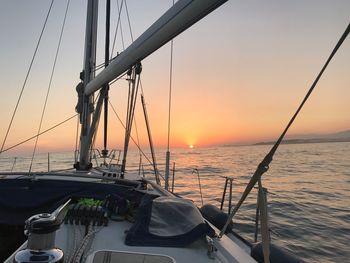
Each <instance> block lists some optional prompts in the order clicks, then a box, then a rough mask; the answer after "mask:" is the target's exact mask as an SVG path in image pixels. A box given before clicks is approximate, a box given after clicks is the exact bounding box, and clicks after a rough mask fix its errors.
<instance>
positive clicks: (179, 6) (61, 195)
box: [0, 0, 302, 263]
mask: <svg viewBox="0 0 350 263" xmlns="http://www.w3.org/2000/svg"><path fill="white" fill-rule="evenodd" d="M225 2H226V0H179V1H178V2H176V4H174V5H173V7H171V8H170V9H169V10H168V11H167V12H166V13H165V14H164V15H163V16H161V17H160V18H159V19H158V20H157V21H156V22H154V24H153V25H152V26H151V27H150V28H149V29H148V30H146V31H145V32H144V33H143V34H142V35H141V36H140V37H139V38H138V39H136V40H135V41H134V42H133V43H132V44H131V45H130V46H129V47H128V48H127V49H125V51H123V52H122V53H120V54H118V55H117V56H116V57H114V58H113V59H112V60H109V59H108V57H109V55H108V54H107V55H106V63H105V66H106V67H105V69H103V70H102V71H101V72H100V73H99V74H98V75H97V76H95V70H94V69H95V67H96V37H97V13H98V12H97V10H98V1H96V0H88V1H87V19H86V32H85V41H86V42H85V53H84V54H85V56H84V69H83V71H82V73H81V82H80V83H79V85H78V86H77V92H78V103H77V107H76V109H77V112H78V114H79V119H80V123H81V131H80V149H79V153H78V156H77V158H76V162H75V163H74V169H73V170H65V171H60V172H26V173H25V172H23V173H18V172H13V173H11V172H6V173H1V181H0V196H1V199H0V200H1V203H0V212H1V213H0V224H1V229H2V232H5V233H8V236H10V235H11V236H12V237H13V239H15V242H14V244H15V245H18V247H17V248H16V249H15V250H14V251H10V254H9V255H6V259H5V261H4V262H6V263H10V262H18V263H20V262H21V263H24V262H27V263H29V262H86V263H99V262H101V263H102V262H111V263H112V262H159V263H171V262H179V263H180V262H302V260H300V259H298V258H297V257H295V256H294V255H291V254H289V253H287V252H285V251H284V250H283V249H280V248H278V247H275V246H273V245H272V244H270V243H269V233H268V232H269V230H268V226H267V211H266V202H265V201H266V200H265V199H266V198H265V197H264V191H263V188H262V187H261V181H260V180H259V178H258V176H259V173H263V172H264V171H265V170H267V168H268V161H271V160H270V159H271V158H272V157H271V155H268V157H267V158H265V159H264V161H263V162H262V163H261V164H260V165H259V169H258V172H257V173H256V174H255V175H254V176H255V177H257V179H256V180H255V179H254V180H253V181H252V182H251V183H250V184H249V188H250V189H251V188H252V187H253V186H254V185H255V184H256V183H257V182H259V188H260V189H261V191H259V195H261V196H260V197H259V200H260V203H259V206H260V215H261V216H260V218H261V229H262V231H261V232H262V239H263V242H262V243H260V244H251V243H249V242H248V241H246V240H245V239H243V238H242V237H241V236H239V235H238V234H237V233H235V232H234V230H233V229H232V227H231V224H232V217H233V215H234V213H235V212H236V211H237V210H236V209H233V211H232V213H231V214H230V215H228V214H226V213H224V212H222V211H221V210H219V209H217V208H215V207H213V206H203V207H202V208H200V209H199V208H198V207H196V206H195V205H194V204H193V202H191V201H190V200H186V199H183V198H180V197H178V196H176V195H175V194H173V193H171V191H169V189H168V187H166V188H165V189H164V188H163V186H162V183H161V181H160V178H159V173H158V171H157V169H156V167H154V168H155V169H154V170H155V180H153V181H152V180H148V179H146V178H143V177H142V176H140V175H139V174H130V173H126V172H125V158H123V162H122V164H121V165H119V164H113V163H112V159H113V158H114V155H115V154H114V153H113V154H112V155H110V154H109V153H108V151H107V150H106V149H104V150H103V151H102V152H101V157H102V159H103V163H101V165H99V166H97V167H96V166H95V167H94V166H93V163H92V161H91V160H92V155H93V151H92V149H91V148H92V147H91V145H92V143H93V140H94V136H95V134H96V130H97V126H98V124H99V119H100V115H101V111H102V108H103V104H104V103H105V98H106V97H107V96H108V95H107V93H108V90H109V87H108V83H110V82H112V81H114V80H115V79H117V78H119V77H120V76H122V75H127V76H128V79H130V83H131V86H133V85H134V86H135V85H138V83H139V78H140V73H141V71H142V66H141V62H142V60H143V59H145V58H146V57H147V56H149V55H150V54H152V53H153V52H154V51H156V50H157V49H158V48H160V47H161V46H163V45H164V44H166V43H168V42H169V41H170V40H171V39H173V38H174V37H176V36H177V35H178V34H180V33H181V32H183V31H184V30H186V29H187V28H189V27H190V26H192V25H193V24H194V23H196V22H197V21H199V20H200V19H201V18H203V17H205V16H206V15H208V14H209V13H210V12H212V11H213V10H215V9H216V8H219V7H220V6H221V5H222V4H224V3H225ZM106 50H108V48H107V49H106ZM98 91H99V97H98V98H97V99H96V100H97V102H96V103H95V104H94V93H95V92H98ZM133 103H134V102H133V100H130V101H129V106H130V107H129V109H130V115H129V116H128V123H129V129H127V133H126V137H125V138H126V139H125V142H126V145H127V144H128V140H129V139H130V128H131V124H132V123H133V120H132V118H133ZM105 105H106V104H105ZM93 108H94V109H93ZM124 155H126V153H125V151H124ZM124 157H125V156H124ZM109 159H111V161H110V162H109V161H106V160H109ZM260 176H261V174H260ZM255 177H254V178H255ZM166 184H167V182H166ZM14 193H16V194H14ZM245 194H248V193H245ZM10 197H11V198H10ZM242 200H243V201H244V199H242ZM243 201H242V202H243ZM239 206H240V204H238V206H237V207H238V208H239ZM238 208H237V209H238ZM23 231H24V233H25V236H23ZM25 239H27V240H25ZM1 242H2V244H5V242H6V241H5V242H4V241H3V240H2V241H1Z"/></svg>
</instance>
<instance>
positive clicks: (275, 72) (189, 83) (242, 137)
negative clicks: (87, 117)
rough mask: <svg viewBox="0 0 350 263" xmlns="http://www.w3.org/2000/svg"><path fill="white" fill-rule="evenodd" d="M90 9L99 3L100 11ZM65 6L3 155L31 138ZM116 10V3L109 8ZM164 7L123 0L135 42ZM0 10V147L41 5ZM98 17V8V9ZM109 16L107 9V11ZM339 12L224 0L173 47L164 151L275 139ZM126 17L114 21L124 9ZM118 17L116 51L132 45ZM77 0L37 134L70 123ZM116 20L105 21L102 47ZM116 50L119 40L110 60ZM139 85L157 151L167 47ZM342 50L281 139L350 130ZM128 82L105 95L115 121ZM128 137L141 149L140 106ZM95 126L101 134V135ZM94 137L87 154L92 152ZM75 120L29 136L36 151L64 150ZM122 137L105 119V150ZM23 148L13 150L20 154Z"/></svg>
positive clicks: (329, 45)
mask: <svg viewBox="0 0 350 263" xmlns="http://www.w3.org/2000/svg"><path fill="white" fill-rule="evenodd" d="M100 3H101V5H102V6H103V5H104V4H105V1H103V0H101V1H100ZM65 5H66V1H56V2H55V3H54V5H53V7H52V13H51V15H50V17H49V19H48V24H47V28H46V29H45V31H44V35H43V39H42V42H41V44H40V46H39V51H38V54H37V57H36V59H35V61H34V64H33V69H32V72H31V75H30V76H29V79H28V82H27V87H26V89H25V90H24V93H23V97H22V100H21V104H20V106H19V108H18V112H17V115H16V117H15V119H14V122H13V126H12V127H11V130H10V135H9V137H8V139H7V141H6V144H5V147H4V149H6V148H8V147H10V146H12V145H14V144H16V143H18V142H20V141H22V140H25V139H27V138H29V137H31V136H33V135H35V134H36V132H37V129H38V125H39V121H40V115H41V110H42V108H43V103H44V99H45V94H46V90H47V86H48V82H49V76H50V72H51V68H52V63H53V59H54V55H55V51H56V47H57V43H58V38H59V31H60V27H61V24H62V21H63V15H64V11H65ZM113 5H115V3H113ZM171 5H172V1H164V0H153V2H152V5H150V4H149V2H140V1H128V10H129V12H130V20H131V26H132V30H133V32H132V33H133V36H134V39H136V37H138V36H139V35H140V34H141V33H142V32H143V31H144V30H145V29H147V28H148V27H149V26H150V25H151V24H152V23H153V22H154V21H155V20H156V19H157V18H158V17H159V16H160V15H162V14H163V13H164V12H165V11H166V10H167V9H168V8H169V7H170V6H171ZM1 6H2V8H1V9H0V34H1V35H2V36H6V37H4V38H3V39H2V41H1V43H0V57H1V58H2V66H1V70H0V81H1V82H0V83H1V84H0V85H1V86H0V89H1V91H2V96H1V98H0V111H1V114H0V121H1V123H2V125H1V127H0V140H1V141H0V142H2V140H3V138H4V137H5V133H6V130H7V127H8V124H9V122H10V119H11V115H12V112H13V108H14V106H15V102H16V100H17V98H18V95H19V93H20V89H21V87H22V85H23V81H24V78H25V75H26V71H27V69H28V66H29V64H30V59H31V56H32V54H33V51H34V48H35V45H36V42H37V39H38V37H39V34H40V30H41V27H42V24H43V21H44V19H45V16H46V13H47V10H48V7H49V2H48V1H47V2H45V1H44V2H43V1H40V0H32V1H25V2H23V1H19V0H13V1H4V2H3V3H2V4H1ZM103 7H104V6H103ZM103 7H101V8H100V9H99V10H100V22H101V23H100V27H99V29H101V30H100V33H99V43H98V52H97V64H99V63H101V62H102V61H103V53H104V51H103V48H104V43H103V42H104V36H103V35H104V26H103V22H104V19H103V18H102V16H103V14H102V13H103V12H104V8H103ZM112 7H113V6H112ZM348 10H350V1H346V0H339V1H336V2H334V1H331V2H330V1H319V0H312V1H301V0H300V1H291V2H281V1H277V0H269V1H265V2H264V3H261V1H257V0H255V1H249V2H246V1H243V2H241V1H228V2H227V3H226V4H224V5H223V6H222V7H220V8H219V9H218V10H215V11H214V12H213V13H212V14H209V15H208V16H207V17H205V18H204V19H203V20H202V21H200V22H198V23H197V24H195V25H194V26H193V27H192V28H190V29H189V30H187V31H186V32H184V33H183V34H181V35H179V36H178V37H176V38H175V40H174V54H173V55H174V56H173V57H174V60H173V87H172V89H173V93H172V110H171V112H172V114H171V140H170V147H171V148H176V147H187V146H189V145H194V146H195V147H199V146H209V145H223V144H239V143H242V144H248V143H254V142H260V141H264V140H274V139H276V138H277V137H278V136H279V134H280V133H281V132H282V131H283V129H284V127H285V126H286V124H287V122H288V121H289V119H290V117H291V116H292V114H293V113H294V112H295V110H296V108H297V107H298V105H299V103H300V102H301V100H302V98H303V97H304V95H305V94H306V92H307V90H308V89H309V87H310V85H311V83H312V82H313V80H314V79H315V77H316V75H317V73H318V72H319V70H320V69H321V67H322V66H323V64H324V62H325V60H326V58H327V57H328V56H329V54H330V52H331V50H332V49H333V48H334V46H335V44H336V42H337V41H338V39H339V38H340V36H341V35H342V33H343V31H344V30H345V28H346V26H347V25H348V23H349V21H348V19H349V15H348ZM124 11H125V10H124ZM124 11H123V12H122V14H123V16H122V23H123V24H122V25H123V30H124V38H123V40H124V42H125V43H124V46H125V47H127V46H128V45H129V44H130V43H131V37H130V33H129V32H128V24H127V20H126V14H125V13H124ZM85 12H86V1H85V0H77V1H72V2H71V4H70V9H69V11H68V16H67V22H66V27H65V30H64V33H63V39H62V46H61V49H60V53H59V57H58V60H57V65H56V70H55V74H54V77H53V82H52V87H51V91H50V95H49V100H48V106H47V110H46V113H45V116H44V121H43V126H42V131H43V130H45V129H47V128H49V127H51V126H53V125H55V124H57V123H59V122H61V121H63V120H64V119H66V118H68V117H70V116H73V115H74V114H75V112H74V108H75V105H76V100H77V95H76V92H75V86H76V85H77V83H78V82H79V72H80V71H81V69H82V64H83V51H84V35H85ZM116 21H117V15H116V14H115V13H113V14H112V27H111V36H112V37H111V38H112V39H113V34H114V31H113V30H114V27H115V24H116ZM122 50H123V44H122V41H121V39H120V35H118V37H117V40H116V48H115V50H114V54H116V53H117V52H121V51H122ZM142 64H143V72H142V75H141V76H142V86H143V89H144V92H145V98H146V104H147V111H148V113H149V120H150V124H151V129H152V135H153V141H154V144H155V145H156V147H158V148H159V147H165V146H166V144H167V123H168V120H167V116H168V93H169V64H170V47H169V44H167V45H165V46H164V47H162V48H161V49H159V50H158V51H156V52H155V53H154V54H153V55H151V57H149V58H146V59H144V60H143V61H142ZM349 68H350V41H349V39H347V40H345V42H344V44H343V46H342V47H341V49H340V50H339V52H338V54H337V55H336V56H335V57H334V60H333V61H332V62H331V63H330V65H329V68H328V69H327V70H326V72H325V74H324V76H323V77H322V78H321V79H320V81H319V84H318V86H317V87H316V89H315V91H314V93H313V94H312V96H311V97H310V100H309V101H308V102H307V104H306V105H305V107H304V109H303V110H302V111H301V112H300V115H299V116H298V118H297V119H296V121H295V123H294V124H293V126H292V127H291V129H290V131H289V132H288V134H310V133H316V134H317V133H323V134H325V133H335V132H337V131H343V130H348V129H349V123H350V115H349V112H350V105H349V101H350V90H349V86H350V75H349V74H348V69H349ZM126 98H127V82H126V81H125V80H122V81H118V82H116V83H114V84H113V85H112V86H111V91H110V100H111V103H112V104H113V106H114V107H115V109H116V110H117V112H118V114H119V116H120V117H121V119H122V120H124V119H125V108H126ZM137 103H138V104H137V113H136V120H137V129H138V136H137V134H136V132H135V125H134V129H133V133H132V136H133V137H134V138H135V140H137V137H139V140H140V144H141V145H147V136H146V134H147V133H146V128H145V125H144V121H143V113H142V111H141V106H140V103H139V101H138V102H137ZM102 123H103V122H102V120H101V122H100V124H102ZM101 131H102V128H100V129H99V132H98V136H97V141H96V145H97V146H100V145H102V134H101ZM75 136H76V119H73V120H71V121H70V122H68V123H66V124H65V125H64V126H61V127H59V128H57V130H56V131H53V132H49V133H47V134H45V135H42V136H40V138H39V141H38V151H39V152H44V151H46V149H51V150H53V151H56V150H60V149H68V148H73V149H74V145H75ZM123 140H124V130H123V128H122V126H121V125H120V123H119V121H118V120H117V118H116V116H115V115H114V113H113V112H112V110H110V112H109V145H111V148H112V146H119V145H122V143H123ZM33 144H34V141H30V142H28V143H26V144H25V145H23V147H22V150H23V151H28V152H30V151H31V149H33Z"/></svg>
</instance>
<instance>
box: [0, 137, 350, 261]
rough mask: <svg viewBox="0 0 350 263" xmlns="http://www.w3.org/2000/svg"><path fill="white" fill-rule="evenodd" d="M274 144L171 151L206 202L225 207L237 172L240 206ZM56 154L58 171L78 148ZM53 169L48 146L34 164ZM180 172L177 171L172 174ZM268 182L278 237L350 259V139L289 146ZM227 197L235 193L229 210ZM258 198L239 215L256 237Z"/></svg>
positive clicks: (188, 187)
mask: <svg viewBox="0 0 350 263" xmlns="http://www.w3.org/2000/svg"><path fill="white" fill-rule="evenodd" d="M270 148H271V146H269V145H264V146H239V147H237V146H217V147H208V148H193V149H174V150H172V151H171V168H173V165H175V177H174V192H175V193H177V194H179V195H181V196H183V197H185V198H188V199H191V200H193V202H195V204H196V205H198V206H201V205H202V200H203V203H210V204H214V205H216V206H218V207H220V202H221V197H222V193H223V188H224V184H225V178H224V177H231V178H233V195H232V205H233V206H234V205H235V203H236V202H237V201H238V199H239V197H240V196H241V194H242V192H243V191H244V189H245V187H246V184H247V182H248V181H249V179H250V177H251V176H252V174H253V173H254V171H255V169H256V167H257V165H258V164H259V162H260V161H261V160H262V159H263V157H264V156H265V155H266V154H267V152H268V151H269V149H270ZM146 154H147V156H148V158H150V157H149V153H146ZM141 155H142V154H141ZM129 157H130V158H129V159H128V162H127V165H128V171H130V172H131V171H132V170H138V169H139V167H142V168H143V171H144V172H145V173H146V176H147V177H151V176H152V172H151V171H150V167H151V166H150V165H149V163H147V161H146V158H144V157H142V158H141V161H142V164H141V166H140V153H139V152H138V151H135V150H134V151H133V150H131V151H130V153H129ZM164 158H165V152H164V151H162V150H160V151H158V154H157V159H158V162H159V169H160V172H161V173H162V175H164V166H162V164H164V163H165V161H164ZM30 159H31V158H30V157H25V156H24V157H17V158H16V160H15V158H14V156H8V157H4V156H2V158H1V159H0V169H1V170H2V171H4V170H7V171H9V170H13V171H20V170H22V171H23V170H28V169H29V164H30ZM49 159H50V164H49V166H50V170H58V169H64V168H70V167H72V162H73V161H74V154H73V153H51V154H50V158H49ZM174 163H175V164H174ZM47 169H48V155H47V153H46V154H39V155H38V156H36V158H35V160H34V163H33V170H36V171H45V170H47ZM172 176H173V172H172V171H171V179H172ZM262 184H263V187H266V188H267V189H268V196H267V199H268V208H269V225H270V228H271V240H272V242H273V243H274V244H276V245H279V246H282V247H284V248H286V249H287V250H289V251H290V252H292V253H295V254H296V255H297V256H299V257H301V258H303V259H304V260H305V261H306V262H350V249H349V243H350V191H349V189H350V143H349V142H347V143H317V144H316V143H314V144H289V145H281V146H280V148H279V149H278V151H277V152H276V154H275V156H274V160H273V161H272V163H271V165H270V169H269V170H268V171H267V172H266V173H265V174H264V175H263V178H262ZM170 186H172V182H171V180H170ZM227 190H229V188H227ZM227 199H228V194H227V195H226V201H225V205H224V210H225V211H227V205H228V200H227ZM256 200H257V190H256V189H253V191H252V192H251V193H250V195H249V196H248V198H247V200H246V201H245V202H244V203H243V205H242V207H241V208H240V209H239V211H238V212H237V214H236V215H235V217H234V219H233V221H234V223H235V224H234V229H235V231H237V232H238V233H239V234H241V235H242V236H243V237H245V238H246V239H248V240H250V241H253V239H254V231H255V213H256ZM259 238H261V237H260V236H259Z"/></svg>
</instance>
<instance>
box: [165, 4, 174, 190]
mask: <svg viewBox="0 0 350 263" xmlns="http://www.w3.org/2000/svg"><path fill="white" fill-rule="evenodd" d="M174 3H175V2H174V0H173V6H174ZM173 47H174V40H173V39H172V40H171V42H170V68H169V104H168V106H169V108H168V140H167V151H166V155H165V189H166V190H168V188H169V175H170V123H171V94H172V79H173Z"/></svg>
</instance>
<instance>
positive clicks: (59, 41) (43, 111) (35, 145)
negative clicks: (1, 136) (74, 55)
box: [29, 0, 70, 172]
mask: <svg viewBox="0 0 350 263" xmlns="http://www.w3.org/2000/svg"><path fill="white" fill-rule="evenodd" d="M69 4H70V0H68V1H67V5H66V11H65V13H64V19H63V23H62V28H61V33H60V38H59V40H58V45H57V49H56V54H55V59H54V62H53V66H52V71H51V76H50V80H49V86H48V87H47V92H46V97H45V102H44V107H43V110H42V113H41V118H40V124H39V128H38V133H37V134H39V133H40V130H41V125H42V123H43V120H44V115H45V110H46V105H47V101H48V98H49V94H50V90H51V84H52V79H53V75H54V73H55V69H56V63H57V57H58V53H59V51H60V47H61V43H62V36H63V31H64V26H65V24H66V20H67V13H68V9H69ZM38 140H39V136H37V137H36V139H35V144H34V149H33V154H32V160H31V162H30V166H29V172H31V170H32V165H33V161H34V156H35V153H36V148H37V145H38Z"/></svg>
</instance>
